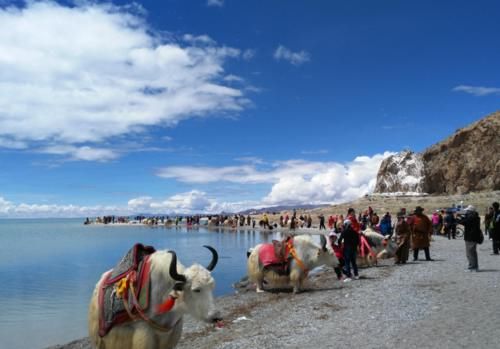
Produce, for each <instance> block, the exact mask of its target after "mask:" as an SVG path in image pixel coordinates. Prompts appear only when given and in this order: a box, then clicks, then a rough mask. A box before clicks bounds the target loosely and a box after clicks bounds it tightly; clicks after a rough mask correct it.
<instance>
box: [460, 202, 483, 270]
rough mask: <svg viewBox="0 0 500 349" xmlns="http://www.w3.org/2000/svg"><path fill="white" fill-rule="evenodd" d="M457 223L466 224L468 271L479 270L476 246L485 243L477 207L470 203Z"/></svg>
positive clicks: (465, 238) (465, 237)
mask: <svg viewBox="0 0 500 349" xmlns="http://www.w3.org/2000/svg"><path fill="white" fill-rule="evenodd" d="M457 223H458V224H462V225H463V226H464V240H465V254H466V256H467V260H468V261H469V267H468V269H467V271H478V270H479V263H478V259H477V250H476V247H477V244H481V243H483V240H484V235H483V232H482V231H481V218H479V215H478V213H477V211H476V208H475V207H474V206H472V205H469V206H468V207H467V208H466V209H465V215H461V216H460V217H459V219H458V221H457Z"/></svg>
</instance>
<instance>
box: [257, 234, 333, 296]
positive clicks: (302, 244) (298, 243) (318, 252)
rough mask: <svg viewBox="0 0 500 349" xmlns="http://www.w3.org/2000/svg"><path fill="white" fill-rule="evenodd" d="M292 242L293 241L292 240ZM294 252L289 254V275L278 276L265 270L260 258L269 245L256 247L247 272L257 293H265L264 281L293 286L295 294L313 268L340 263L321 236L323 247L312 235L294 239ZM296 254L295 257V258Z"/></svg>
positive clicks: (271, 271)
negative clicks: (255, 286)
mask: <svg viewBox="0 0 500 349" xmlns="http://www.w3.org/2000/svg"><path fill="white" fill-rule="evenodd" d="M291 241H292V240H291ZM292 245H293V249H294V252H293V253H290V254H289V256H290V257H289V263H290V264H289V266H288V271H289V272H288V273H286V274H285V275H283V274H278V273H277V272H275V271H273V270H272V269H270V268H265V267H264V265H263V263H262V261H261V260H260V258H259V252H260V250H261V249H264V248H266V247H269V244H259V245H257V246H255V248H253V249H252V250H251V252H250V254H249V255H248V261H247V271H248V277H249V279H250V281H252V282H254V283H256V284H257V292H263V283H264V279H265V280H266V283H269V284H271V285H273V286H277V285H288V284H290V283H291V284H292V286H293V291H294V292H295V293H298V292H300V290H301V289H302V284H303V282H304V280H305V279H306V277H307V274H308V272H309V271H310V270H312V269H313V268H316V267H319V266H321V265H328V266H331V267H336V266H337V265H338V263H339V261H338V259H337V257H336V256H335V253H334V252H333V250H332V249H331V247H330V246H326V245H327V244H326V238H325V236H324V235H321V246H319V245H317V244H316V243H314V242H313V240H312V238H311V236H310V235H298V236H295V237H293V243H292ZM294 254H295V256H293V255H294Z"/></svg>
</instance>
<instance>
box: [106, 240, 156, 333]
mask: <svg viewBox="0 0 500 349" xmlns="http://www.w3.org/2000/svg"><path fill="white" fill-rule="evenodd" d="M154 252H155V249H154V247H152V246H144V245H142V244H135V245H134V246H133V247H132V248H131V249H130V250H129V251H128V252H127V254H126V255H125V256H124V257H123V258H122V259H121V261H120V262H119V263H118V264H117V265H116V267H114V268H113V269H112V270H111V271H109V272H108V273H107V275H106V276H105V278H104V280H103V282H102V284H101V285H100V288H99V335H100V336H101V337H104V336H105V335H106V334H107V333H108V332H109V331H110V330H111V328H113V326H115V325H118V324H121V323H124V322H126V321H129V320H130V317H129V315H128V313H127V311H126V310H125V306H124V304H123V299H122V298H120V297H119V296H118V295H117V294H116V291H115V284H116V283H118V282H119V281H120V280H122V279H123V278H126V277H129V279H130V282H133V287H134V289H135V292H136V296H137V300H138V302H139V306H140V307H141V309H144V310H145V309H147V308H148V306H149V293H150V292H149V289H150V280H149V270H150V261H149V257H150V255H151V254H152V253H154ZM127 295H128V304H131V305H134V304H135V302H134V301H133V298H132V297H133V296H132V294H131V292H130V290H129V292H128V293H127ZM131 308H132V306H131ZM132 310H133V309H132Z"/></svg>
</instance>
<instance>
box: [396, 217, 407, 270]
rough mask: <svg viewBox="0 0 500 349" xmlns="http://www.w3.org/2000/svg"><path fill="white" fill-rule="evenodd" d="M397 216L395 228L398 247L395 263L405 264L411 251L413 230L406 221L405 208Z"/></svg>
mask: <svg viewBox="0 0 500 349" xmlns="http://www.w3.org/2000/svg"><path fill="white" fill-rule="evenodd" d="M397 217H398V221H397V223H396V226H395V228H394V233H395V234H396V244H397V245H398V247H397V250H396V253H395V256H394V262H395V264H405V263H406V261H407V260H408V254H409V252H410V237H411V231H410V226H409V225H408V223H407V222H406V214H405V213H404V211H403V210H400V211H399V212H398V215H397Z"/></svg>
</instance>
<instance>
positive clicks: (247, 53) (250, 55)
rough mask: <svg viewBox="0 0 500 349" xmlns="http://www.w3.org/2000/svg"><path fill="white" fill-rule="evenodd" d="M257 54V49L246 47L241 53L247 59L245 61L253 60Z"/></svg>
mask: <svg viewBox="0 0 500 349" xmlns="http://www.w3.org/2000/svg"><path fill="white" fill-rule="evenodd" d="M255 54H256V51H255V50H252V49H246V50H245V51H243V54H242V55H241V57H242V58H243V59H244V60H245V61H249V60H251V59H252V58H254V57H255Z"/></svg>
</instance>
